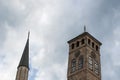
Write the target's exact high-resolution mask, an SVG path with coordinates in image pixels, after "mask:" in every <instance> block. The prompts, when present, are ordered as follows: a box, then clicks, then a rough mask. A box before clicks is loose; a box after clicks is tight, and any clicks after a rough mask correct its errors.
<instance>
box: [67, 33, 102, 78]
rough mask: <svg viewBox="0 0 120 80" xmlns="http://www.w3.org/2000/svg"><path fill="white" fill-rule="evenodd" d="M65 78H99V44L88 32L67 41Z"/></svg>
mask: <svg viewBox="0 0 120 80" xmlns="http://www.w3.org/2000/svg"><path fill="white" fill-rule="evenodd" d="M68 44H69V58H68V72H67V80H101V63H100V46H101V45H102V43H101V42H99V41H98V40H97V39H95V38H94V37H93V36H92V35H91V34H89V33H88V32H84V33H82V34H80V35H79V36H77V37H75V38H73V39H71V40H70V41H68Z"/></svg>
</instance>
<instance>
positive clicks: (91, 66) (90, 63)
mask: <svg viewBox="0 0 120 80" xmlns="http://www.w3.org/2000/svg"><path fill="white" fill-rule="evenodd" d="M88 67H89V69H91V70H93V59H92V57H91V56H89V58H88Z"/></svg>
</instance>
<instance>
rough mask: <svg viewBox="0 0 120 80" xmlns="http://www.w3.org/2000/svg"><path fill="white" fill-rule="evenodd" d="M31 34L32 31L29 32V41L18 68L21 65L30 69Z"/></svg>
mask: <svg viewBox="0 0 120 80" xmlns="http://www.w3.org/2000/svg"><path fill="white" fill-rule="evenodd" d="M29 35H30V32H28V38H27V42H26V45H25V48H24V51H23V54H22V57H21V60H20V63H19V65H18V68H19V67H20V66H25V67H27V68H28V69H29Z"/></svg>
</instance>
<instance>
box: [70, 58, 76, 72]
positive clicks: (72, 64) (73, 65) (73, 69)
mask: <svg viewBox="0 0 120 80" xmlns="http://www.w3.org/2000/svg"><path fill="white" fill-rule="evenodd" d="M71 67H72V70H71V71H72V72H75V70H76V60H75V59H72V62H71Z"/></svg>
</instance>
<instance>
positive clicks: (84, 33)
mask: <svg viewBox="0 0 120 80" xmlns="http://www.w3.org/2000/svg"><path fill="white" fill-rule="evenodd" d="M85 35H87V36H89V37H91V38H92V39H93V40H95V41H96V42H97V43H99V45H102V43H101V42H100V41H98V40H97V39H96V38H94V37H93V36H92V35H91V34H90V33H88V32H83V33H82V34H80V35H78V36H77V37H75V38H73V39H71V40H69V41H68V43H71V42H72V41H74V40H76V39H78V38H79V37H82V36H85Z"/></svg>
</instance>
